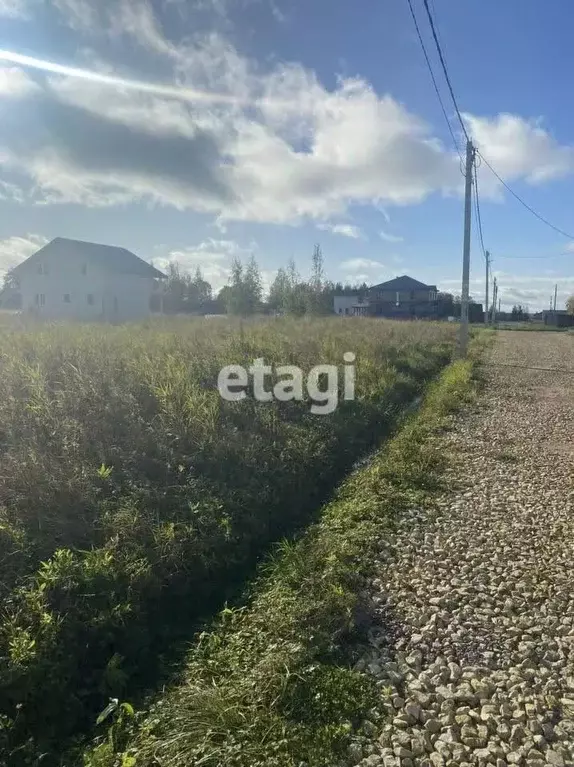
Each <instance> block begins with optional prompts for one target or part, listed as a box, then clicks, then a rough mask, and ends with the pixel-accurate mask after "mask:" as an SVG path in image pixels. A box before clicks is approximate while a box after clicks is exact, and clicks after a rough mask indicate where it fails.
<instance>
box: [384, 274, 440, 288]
mask: <svg viewBox="0 0 574 767" xmlns="http://www.w3.org/2000/svg"><path fill="white" fill-rule="evenodd" d="M375 289H376V290H395V291H409V290H436V285H425V283H424V282H419V281H418V280H414V279H413V278H412V277H409V276H408V275H406V274H403V275H402V277H395V278H394V280H389V281H388V282H381V283H380V285H373V286H372V287H371V288H370V290H375Z"/></svg>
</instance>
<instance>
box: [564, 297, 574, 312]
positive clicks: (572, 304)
mask: <svg viewBox="0 0 574 767" xmlns="http://www.w3.org/2000/svg"><path fill="white" fill-rule="evenodd" d="M566 311H567V312H568V314H574V296H570V298H569V299H568V300H567V301H566Z"/></svg>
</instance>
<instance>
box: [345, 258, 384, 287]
mask: <svg viewBox="0 0 574 767" xmlns="http://www.w3.org/2000/svg"><path fill="white" fill-rule="evenodd" d="M339 272H340V273H341V274H342V275H343V281H344V282H346V283H351V284H360V283H363V282H366V283H367V284H368V285H372V284H375V283H377V282H380V281H381V280H383V279H384V278H385V277H386V276H388V269H387V268H386V267H385V265H384V264H383V263H381V262H380V261H375V260H374V259H371V258H349V259H347V260H346V261H342V262H341V263H340V264H339Z"/></svg>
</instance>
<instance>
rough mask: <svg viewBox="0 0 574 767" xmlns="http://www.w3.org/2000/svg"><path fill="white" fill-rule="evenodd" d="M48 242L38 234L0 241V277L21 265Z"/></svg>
mask: <svg viewBox="0 0 574 767" xmlns="http://www.w3.org/2000/svg"><path fill="white" fill-rule="evenodd" d="M47 242H48V240H47V238H46V237H43V236H42V235H40V234H28V235H26V236H25V237H8V238H7V239H5V240H0V275H1V276H3V275H4V274H6V272H7V271H8V270H9V269H12V268H13V267H14V266H17V265H18V264H20V263H22V261H24V260H25V259H26V258H28V257H29V256H31V255H32V253H35V252H36V251H37V250H39V249H40V248H42V247H44V245H46V243H47Z"/></svg>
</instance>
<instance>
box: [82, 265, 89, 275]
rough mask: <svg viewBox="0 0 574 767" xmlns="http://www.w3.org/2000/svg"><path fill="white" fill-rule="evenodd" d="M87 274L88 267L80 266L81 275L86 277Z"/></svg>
mask: <svg viewBox="0 0 574 767" xmlns="http://www.w3.org/2000/svg"><path fill="white" fill-rule="evenodd" d="M87 273H88V265H87V264H82V274H83V275H86V274H87Z"/></svg>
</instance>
